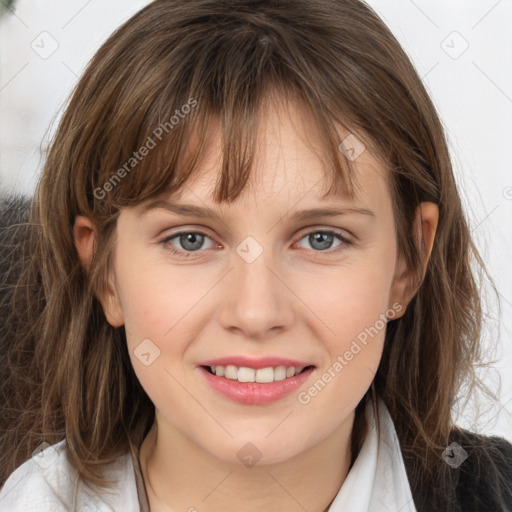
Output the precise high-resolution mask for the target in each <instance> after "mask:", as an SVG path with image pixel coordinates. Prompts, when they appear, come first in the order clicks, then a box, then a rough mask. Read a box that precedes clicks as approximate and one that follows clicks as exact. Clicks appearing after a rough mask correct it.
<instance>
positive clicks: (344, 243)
mask: <svg viewBox="0 0 512 512" xmlns="http://www.w3.org/2000/svg"><path fill="white" fill-rule="evenodd" d="M316 233H322V234H327V235H333V236H335V237H336V238H337V239H338V240H339V241H340V242H342V244H341V245H340V246H338V248H335V249H326V250H325V251H315V250H312V251H313V253H317V254H328V255H332V254H337V253H339V252H340V251H343V250H344V249H346V247H347V246H350V245H352V242H351V241H350V240H348V238H346V237H345V236H343V235H342V234H341V233H339V232H338V231H333V230H330V229H325V230H323V229H317V230H313V231H308V232H307V233H305V234H301V235H300V236H297V237H296V238H294V240H293V242H292V243H293V244H296V243H297V242H299V241H300V240H302V239H303V238H306V237H307V236H309V235H311V234H316ZM180 235H201V236H204V237H206V238H210V240H211V237H209V236H208V235H207V234H206V233H202V232H201V231H179V232H178V233H173V234H172V235H169V236H167V237H165V238H164V239H163V240H162V241H161V243H162V244H163V245H164V246H166V250H167V251H169V252H170V253H171V254H173V255H176V256H180V257H185V258H190V257H194V256H192V255H193V254H194V253H196V252H197V253H200V252H203V251H201V250H197V251H189V252H187V251H182V250H179V249H173V248H172V247H171V246H169V243H170V241H171V240H173V239H175V238H178V237H179V236H180ZM315 257H316V256H315Z"/></svg>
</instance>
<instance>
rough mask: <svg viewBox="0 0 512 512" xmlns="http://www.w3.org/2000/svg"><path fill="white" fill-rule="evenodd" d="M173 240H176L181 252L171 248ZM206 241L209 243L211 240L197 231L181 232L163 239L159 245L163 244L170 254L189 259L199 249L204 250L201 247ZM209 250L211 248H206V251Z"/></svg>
mask: <svg viewBox="0 0 512 512" xmlns="http://www.w3.org/2000/svg"><path fill="white" fill-rule="evenodd" d="M174 239H177V243H179V244H180V245H181V247H182V248H183V249H182V250H180V249H175V248H173V246H172V243H171V241H172V240H174ZM206 239H208V240H210V241H211V238H210V237H209V236H207V235H205V234H204V233H200V232H197V231H182V232H180V233H175V234H173V235H171V236H168V237H166V238H164V239H163V240H162V242H161V243H162V244H164V245H165V246H166V248H167V250H169V251H170V252H171V253H172V254H177V255H179V256H184V257H190V256H191V255H192V253H193V252H198V251H199V250H200V249H201V248H204V247H203V246H204V242H205V240H206ZM209 248H211V247H207V249H209Z"/></svg>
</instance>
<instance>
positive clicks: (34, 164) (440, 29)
mask: <svg viewBox="0 0 512 512" xmlns="http://www.w3.org/2000/svg"><path fill="white" fill-rule="evenodd" d="M146 3H147V2H146V1H142V0H109V1H105V0H89V1H87V0H68V1H67V2H62V1H61V2H57V1H56V0H45V1H42V0H19V1H18V3H17V5H16V9H15V12H14V13H7V14H6V15H4V16H3V17H2V19H1V20H0V45H1V47H0V57H1V62H0V101H1V104H0V111H1V118H0V190H1V191H2V192H10V191H18V192H22V193H24V194H27V195H30V194H31V193H32V191H33V189H34V185H35V181H36V179H37V174H38V172H39V169H40V168H41V162H42V156H41V148H42V149H44V148H45V144H46V142H47V140H48V137H49V135H50V134H51V130H53V129H55V127H56V120H58V116H60V113H61V111H62V105H63V102H64V101H65V100H66V98H67V96H68V94H69V92H70V90H71V88H72V87H73V86H74V85H75V83H76V81H77V79H78V77H79V75H80V73H81V72H82V71H83V69H84V67H85V64H86V63H87V61H88V60H89V59H90V58H91V57H92V55H93V53H94V52H95V51H96V49H97V48H98V47H99V46H100V44H101V43H102V42H103V41H104V40H105V39H106V38H107V37H108V35H109V34H110V33H111V32H112V31H113V30H114V29H115V28H116V27H117V26H119V25H120V24H121V23H122V22H123V21H124V20H126V19H127V18H129V17H130V16H131V15H132V14H133V13H135V12H136V11H137V10H138V9H139V8H141V7H142V6H143V5H145V4H146ZM369 4H370V5H372V7H374V9H375V10H376V11H377V12H378V13H379V15H380V16H381V17H382V18H383V19H384V21H385V22H386V23H387V24H388V26H389V27H390V28H391V30H392V31H393V33H394V34H395V36H396V37H397V38H398V40H399V41H400V42H401V43H402V45H403V46H404V48H405V50H406V51H407V53H408V54H409V56H410V57H411V59H412V61H413V63H414V65H415V66H416V69H417V70H418V73H419V75H420V76H421V77H422V79H423V81H424V83H425V85H426V87H427V89H428V91H429V92H430V94H431V96H432V98H433V100H434V103H435V105H436V107H437V108H438V111H439V113H440V116H441V118H442V120H443V123H444V125H445V128H446V133H447V137H448V141H449V144H450V148H451V152H452V160H453V163H454V167H455V172H456V175H457V181H458V183H459V185H460V191H461V194H462V196H463V200H464V203H465V206H466V209H467V212H468V215H469V218H470V223H471V226H472V234H473V236H474V237H475V239H476V241H477V243H478V246H479V248H480V250H481V252H482V254H483V257H484V260H485V261H486V262H487V265H488V268H489V270H490V272H491V275H492V277H493V278H494V279H495V281H496V284H497V286H498V289H499V292H500V301H501V308H502V309H501V317H500V316H499V314H498V309H497V306H496V304H495V303H490V305H489V311H488V321H487V330H486V333H485V339H486V352H487V355H488V358H489V359H497V360H498V362H497V364H496V365H495V368H496V370H490V371H486V372H485V373H482V376H483V377H484V378H485V382H486V383H487V384H488V386H489V387H490V388H491V389H492V390H493V391H495V392H496V393H497V394H498V396H499V398H500V402H501V404H496V405H494V406H493V405H492V404H490V403H489V402H486V401H484V402H482V403H480V413H481V414H479V413H478V410H476V409H475V407H476V405H477V404H478V402H477V401H475V400H474V399H472V400H471V401H470V403H469V406H468V407H466V408H465V409H464V410H463V411H462V414H461V415H460V416H458V415H457V411H458V409H457V410H455V411H454V412H455V413H456V416H455V420H456V422H457V423H458V424H459V425H461V426H463V427H466V428H470V429H471V430H473V431H478V432H482V433H486V434H497V435H500V436H504V437H506V438H508V439H509V440H511V441H512V320H511V319H512V271H511V265H510V262H511V261H512V258H511V256H512V228H511V222H510V221H511V218H512V172H511V162H512V123H511V119H512V58H511V54H512V30H511V29H510V27H512V0H458V1H455V0H451V1H441V0H437V1H435V2H434V1H426V0H386V1H385V2H384V1H381V2H378V1H376V0H371V1H369ZM57 45H58V46H57ZM54 47H56V49H55V51H54V52H53V53H52V54H51V55H46V54H45V52H46V53H50V51H51V50H53V49H54ZM466 47H467V48H466ZM35 50H37V52H39V53H37V52H36V51H35ZM42 57H46V58H42ZM52 122H53V124H52V125H51V123H52ZM50 126H51V127H50ZM496 341H497V342H498V351H497V352H493V351H492V350H491V348H492V346H491V344H489V342H492V343H495V342H496ZM499 377H501V387H500V386H499V383H500V381H499ZM461 398H462V399H464V396H462V397H461ZM487 407H489V409H488V410H487V411H486V414H482V412H485V409H486V408H487Z"/></svg>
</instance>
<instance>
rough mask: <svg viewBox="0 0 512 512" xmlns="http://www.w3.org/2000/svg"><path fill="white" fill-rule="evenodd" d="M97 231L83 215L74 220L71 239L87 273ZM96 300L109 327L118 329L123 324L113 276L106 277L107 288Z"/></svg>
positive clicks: (99, 293)
mask: <svg viewBox="0 0 512 512" xmlns="http://www.w3.org/2000/svg"><path fill="white" fill-rule="evenodd" d="M97 235H98V231H97V228H96V224H95V223H94V222H93V221H92V220H91V219H89V218H88V217H85V216H83V215H78V216H77V217H76V218H75V224H74V226H73V239H74V243H75V247H76V250H77V252H78V257H79V259H80V262H81V264H82V266H83V267H84V269H85V270H86V272H87V273H89V270H90V267H91V262H92V258H93V255H94V251H95V249H96V240H97ZM97 296H98V299H99V301H100V302H101V305H102V307H103V312H104V313H105V317H106V319H107V321H108V323H109V324H110V325H112V326H113V327H120V326H121V325H123V324H124V318H123V313H122V308H121V303H120V301H119V297H118V294H117V291H116V286H115V283H114V279H113V276H109V277H108V288H107V289H106V290H102V291H98V293H97Z"/></svg>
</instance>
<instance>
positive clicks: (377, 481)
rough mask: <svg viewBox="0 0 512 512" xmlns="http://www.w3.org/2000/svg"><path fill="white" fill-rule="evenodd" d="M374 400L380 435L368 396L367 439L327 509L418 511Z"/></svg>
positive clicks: (382, 408)
mask: <svg viewBox="0 0 512 512" xmlns="http://www.w3.org/2000/svg"><path fill="white" fill-rule="evenodd" d="M377 403H378V408H379V425H380V436H379V433H378V429H377V419H376V418H375V414H374V411H373V401H372V399H371V398H370V399H369V400H368V402H367V404H366V408H365V412H364V413H365V417H366V422H367V425H368V430H367V434H366V438H365V440H364V442H363V445H362V446H361V450H360V451H359V454H358V455H357V458H356V460H355V462H354V465H353V466H352V468H351V469H350V471H349V473H348V475H347V477H346V478H345V481H344V482H343V485H342V486H341V488H340V490H339V491H338V494H337V495H336V497H335V498H334V501H333V502H332V503H331V505H330V507H329V509H328V510H329V512H346V511H347V510H350V512H375V511H378V512H397V511H400V512H417V511H416V507H415V506H414V501H413V497H412V493H411V488H410V486H409V479H408V477H407V473H406V471H405V466H404V461H403V458H402V452H401V450H400V444H399V442H398V437H397V435H396V430H395V426H394V424H393V420H392V419H391V416H390V414H389V411H388V409H387V407H386V404H385V403H384V401H383V400H382V399H381V398H380V397H379V398H378V400H377ZM137 462H138V461H137ZM135 467H136V470H135V474H136V481H137V488H138V494H139V499H140V511H141V512H146V511H147V510H148V509H149V507H148V505H147V497H146V493H145V491H144V484H143V482H142V475H141V474H140V473H139V471H137V469H139V468H140V466H139V465H138V464H135Z"/></svg>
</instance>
